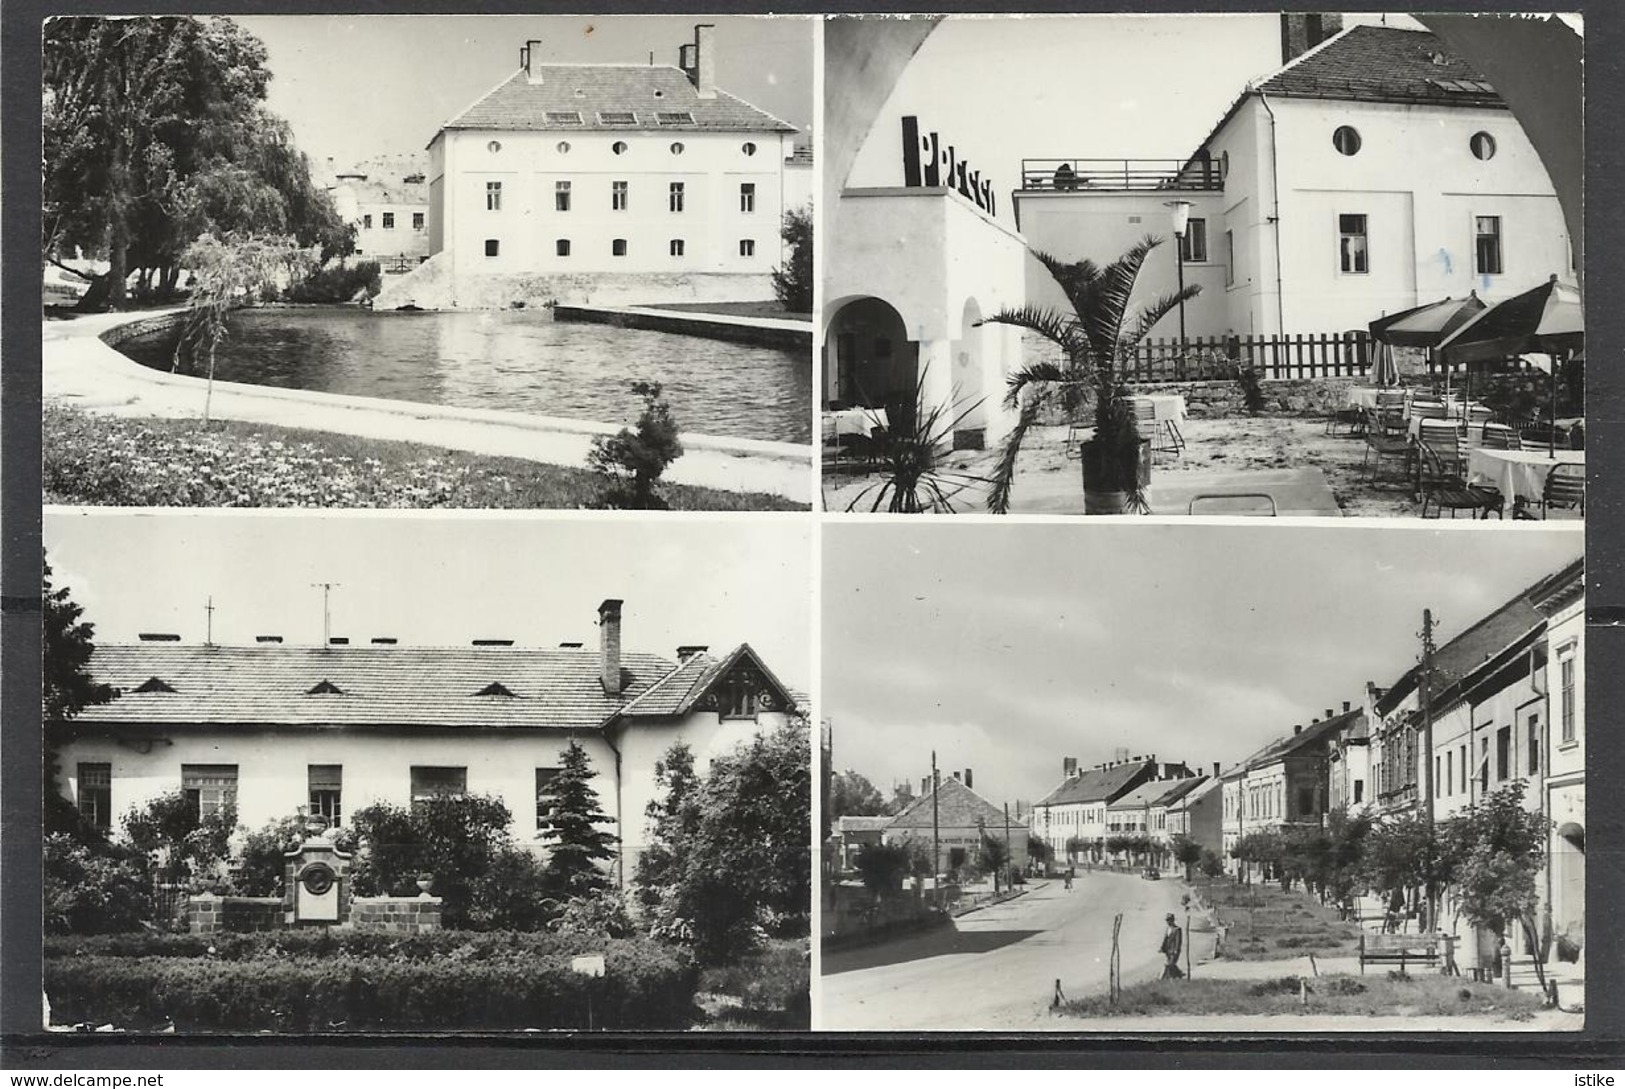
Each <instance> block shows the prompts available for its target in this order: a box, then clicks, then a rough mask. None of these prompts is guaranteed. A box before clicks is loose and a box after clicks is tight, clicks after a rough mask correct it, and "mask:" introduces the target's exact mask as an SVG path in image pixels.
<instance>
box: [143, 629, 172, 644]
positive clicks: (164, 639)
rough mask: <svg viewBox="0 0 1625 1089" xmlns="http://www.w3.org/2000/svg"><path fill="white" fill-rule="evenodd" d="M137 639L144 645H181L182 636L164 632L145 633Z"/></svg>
mask: <svg viewBox="0 0 1625 1089" xmlns="http://www.w3.org/2000/svg"><path fill="white" fill-rule="evenodd" d="M136 638H137V639H139V640H141V641H142V642H143V643H179V642H180V641H181V637H180V636H178V635H171V634H170V633H169V632H162V631H144V632H142V633H141V634H140V635H138V636H136Z"/></svg>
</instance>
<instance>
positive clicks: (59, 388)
mask: <svg viewBox="0 0 1625 1089" xmlns="http://www.w3.org/2000/svg"><path fill="white" fill-rule="evenodd" d="M161 313H164V311H144V312H141V313H136V314H130V313H124V314H95V315H85V316H83V317H79V318H75V319H72V320H69V321H47V322H45V323H44V328H43V332H42V337H41V366H42V390H41V392H42V393H43V395H44V396H45V397H46V398H47V399H50V400H56V401H60V402H62V403H65V404H71V405H77V406H78V407H81V408H84V409H87V410H90V411H95V412H105V413H108V414H111V415H118V416H134V417H153V418H168V419H186V418H194V417H197V416H200V415H202V412H203V392H204V381H203V380H202V379H201V378H194V377H191V376H189V375H176V374H165V373H163V372H161V371H155V370H152V369H150V368H147V367H143V366H141V365H140V364H138V363H136V362H134V361H133V360H130V359H128V358H126V357H125V356H123V355H121V354H119V352H117V351H116V350H114V349H113V348H111V347H109V346H108V345H107V344H105V343H103V342H102V340H101V339H100V337H101V335H102V334H103V333H105V332H107V331H108V330H109V329H113V328H115V327H117V326H119V325H122V324H125V323H127V322H132V321H138V320H141V319H144V318H151V317H155V316H157V315H158V314H161ZM741 407H742V409H744V410H747V411H748V408H749V406H741ZM212 415H213V416H214V417H215V418H216V419H224V420H238V421H241V422H245V423H260V424H276V425H279V426H283V427H302V428H309V429H312V430H316V431H330V432H335V433H338V434H343V435H356V436H360V437H363V438H372V439H393V440H398V441H402V442H415V443H421V444H423V445H425V446H439V447H445V448H447V449H452V450H463V451H467V452H469V453H475V454H485V455H488V456H492V457H512V458H523V459H525V460H528V461H538V462H544V463H547V464H551V465H566V466H573V467H580V466H582V465H583V464H584V463H585V461H586V458H587V452H588V450H589V449H590V448H591V444H592V439H593V437H594V436H596V435H602V434H614V433H615V432H616V431H617V430H619V428H618V427H615V426H612V425H608V424H596V423H586V422H583V421H579V420H565V419H560V418H557V417H546V416H526V415H521V414H519V413H513V412H499V411H494V410H480V409H461V408H448V407H444V406H438V405H424V404H415V403H412V402H408V401H390V400H385V399H383V398H375V397H347V396H341V395H337V394H329V393H311V392H307V391H304V390H287V389H274V388H271V387H267V386H251V385H244V384H242V383H236V382H216V383H215V384H214V399H213V407H212ZM683 446H684V448H685V451H686V452H685V453H684V454H683V456H682V457H681V458H679V459H678V460H677V461H676V462H675V463H673V465H672V466H671V468H670V469H668V470H667V473H666V478H667V479H668V480H671V481H672V482H673V483H677V484H694V485H698V486H701V487H706V488H716V489H719V490H723V491H736V492H768V493H772V494H775V495H781V496H784V497H786V498H788V499H791V500H794V501H796V502H801V503H810V502H811V501H812V493H813V478H812V448H811V447H810V446H797V445H795V444H793V443H778V442H760V441H755V440H751V439H733V438H722V437H718V436H712V435H697V434H685V435H683Z"/></svg>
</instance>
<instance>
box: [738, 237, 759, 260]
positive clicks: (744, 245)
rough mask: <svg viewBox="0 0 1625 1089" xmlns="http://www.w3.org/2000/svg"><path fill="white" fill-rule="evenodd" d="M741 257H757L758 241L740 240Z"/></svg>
mask: <svg viewBox="0 0 1625 1089" xmlns="http://www.w3.org/2000/svg"><path fill="white" fill-rule="evenodd" d="M739 256H741V257H755V256H756V239H754V238H741V239H740V240H739Z"/></svg>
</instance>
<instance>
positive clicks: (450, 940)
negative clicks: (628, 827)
mask: <svg viewBox="0 0 1625 1089" xmlns="http://www.w3.org/2000/svg"><path fill="white" fill-rule="evenodd" d="M602 948H603V942H602V940H600V939H595V938H592V937H587V936H584V935H580V934H558V933H554V932H552V931H536V932H525V931H504V930H492V931H470V930H440V931H436V932H433V933H429V934H388V933H384V932H381V931H371V930H349V929H342V928H340V929H329V928H326V927H313V928H311V929H291V928H290V929H286V930H269V931H259V932H256V933H217V934H149V933H135V934H101V935H96V936H94V937H91V936H58V937H49V938H46V940H45V956H46V959H47V960H50V959H53V958H62V957H81V956H94V957H112V958H135V957H165V958H169V957H209V958H211V959H213V960H227V961H245V960H259V959H262V958H266V957H337V956H347V957H362V958H366V957H389V958H392V959H395V960H429V959H433V958H435V957H445V956H450V957H453V958H455V959H457V960H464V961H469V960H493V959H503V958H508V957H514V956H553V955H572V954H576V953H593V952H598V951H600V950H601V949H602ZM662 948H663V947H662ZM211 949H212V950H213V952H210V950H211Z"/></svg>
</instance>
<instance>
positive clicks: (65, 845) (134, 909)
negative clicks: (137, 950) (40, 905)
mask: <svg viewBox="0 0 1625 1089" xmlns="http://www.w3.org/2000/svg"><path fill="white" fill-rule="evenodd" d="M44 855H45V870H44V873H43V875H42V876H43V884H42V889H41V892H42V896H43V900H44V913H45V914H44V919H45V932H46V933H47V934H107V933H117V932H119V931H125V930H136V929H138V928H139V927H140V925H141V923H142V921H143V920H147V919H150V918H151V917H152V891H151V885H150V884H149V883H148V880H147V874H146V869H145V867H144V866H143V865H142V863H141V861H140V860H139V859H138V858H133V857H130V856H128V855H126V854H124V853H123V852H120V851H119V850H118V849H117V848H113V847H106V848H104V849H102V850H96V849H93V848H92V847H91V846H89V845H86V844H83V843H76V842H75V841H74V840H73V838H72V837H70V836H68V835H65V834H63V833H56V834H53V835H48V836H46V837H45V842H44Z"/></svg>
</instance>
